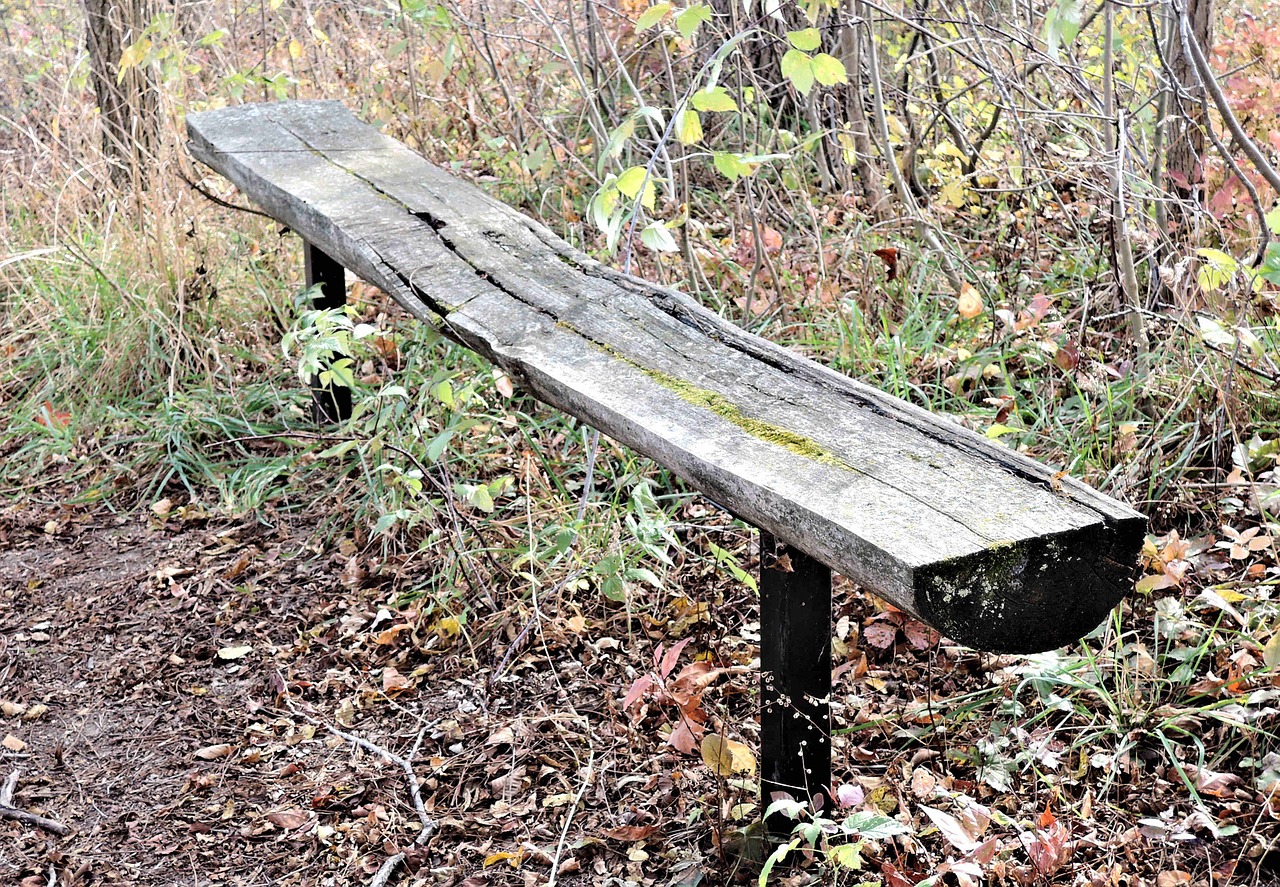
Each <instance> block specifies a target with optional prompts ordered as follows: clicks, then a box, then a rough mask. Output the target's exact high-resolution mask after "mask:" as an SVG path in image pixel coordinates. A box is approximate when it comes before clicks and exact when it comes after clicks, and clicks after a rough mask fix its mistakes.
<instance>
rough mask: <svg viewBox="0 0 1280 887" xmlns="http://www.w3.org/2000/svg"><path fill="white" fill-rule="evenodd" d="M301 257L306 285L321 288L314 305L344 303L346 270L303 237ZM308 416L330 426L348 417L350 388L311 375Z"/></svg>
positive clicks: (322, 306) (335, 305)
mask: <svg viewBox="0 0 1280 887" xmlns="http://www.w3.org/2000/svg"><path fill="white" fill-rule="evenodd" d="M302 258H303V261H304V262H305V264H306V275H307V287H308V288H310V287H313V286H315V285H316V284H319V285H320V287H321V289H320V296H319V297H318V298H316V299H315V301H314V302H313V304H314V305H315V307H316V308H317V309H319V310H329V309H332V308H341V307H342V306H343V305H345V304H346V303H347V270H346V269H345V268H343V267H342V264H341V263H340V262H338V261H337V260H336V259H333V258H330V257H329V255H328V254H326V253H323V252H321V251H320V250H319V249H317V248H316V247H314V246H312V245H311V244H310V243H308V242H307V241H305V240H304V241H303V242H302ZM331 359H332V358H331ZM311 416H312V418H313V419H314V420H315V422H316V424H318V425H331V424H333V423H335V422H345V421H346V420H347V419H350V418H351V389H350V388H345V387H343V386H341V385H322V384H320V377H319V376H312V377H311Z"/></svg>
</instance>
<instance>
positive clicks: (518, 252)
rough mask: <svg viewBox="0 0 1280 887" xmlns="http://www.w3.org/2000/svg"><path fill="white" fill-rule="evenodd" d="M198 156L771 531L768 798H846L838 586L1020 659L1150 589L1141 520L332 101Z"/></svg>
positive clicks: (336, 264) (525, 379) (456, 336)
mask: <svg viewBox="0 0 1280 887" xmlns="http://www.w3.org/2000/svg"><path fill="white" fill-rule="evenodd" d="M187 127H188V131H189V135H190V142H189V150H190V152H191V154H192V155H193V156H195V157H196V158H198V159H199V160H201V161H203V162H204V163H205V164H207V165H208V166H210V167H212V168H213V169H214V170H216V171H217V172H219V173H221V174H222V175H224V176H226V177H227V178H228V179H230V180H231V181H232V182H234V183H235V184H236V185H237V186H238V187H239V188H240V190H241V191H242V192H243V193H244V194H245V195H247V196H248V197H249V198H250V199H252V200H253V201H254V202H256V203H257V204H258V205H259V206H261V207H262V208H263V209H264V210H265V211H266V212H267V213H268V214H269V215H270V216H272V217H273V218H275V219H277V220H279V221H280V222H282V223H284V224H285V225H287V226H288V227H289V228H291V229H293V230H294V231H296V232H297V233H298V234H300V235H301V236H302V237H303V238H304V240H305V242H306V259H307V279H308V283H311V284H314V283H320V284H322V285H323V292H324V299H325V300H326V301H327V304H328V305H330V306H336V305H341V304H342V301H343V299H344V298H345V287H344V282H343V281H344V277H343V273H344V272H343V269H344V268H347V269H350V270H351V271H353V272H355V273H356V274H357V275H359V276H360V277H361V278H363V279H365V280H367V281H369V282H370V283H372V284H374V285H376V286H378V287H380V288H381V289H383V290H384V291H386V292H387V293H389V294H390V295H391V296H392V297H393V298H394V299H395V300H396V301H397V302H398V303H399V304H400V305H401V306H403V307H404V308H405V310H407V311H409V312H410V313H411V314H412V315H413V316H414V317H416V318H418V319H419V320H422V321H423V322H426V323H430V324H432V325H434V326H435V327H437V328H438V329H439V330H440V332H441V333H443V334H444V335H446V336H448V337H449V338H451V339H453V340H455V341H457V342H460V343H461V344H463V345H465V346H467V347H468V348H471V349H474V350H475V351H477V352H479V353H480V354H482V355H484V356H485V357H486V358H488V359H489V360H491V361H492V362H494V363H495V364H497V365H498V366H500V367H501V368H502V369H503V370H504V371H505V372H506V373H507V374H508V375H510V376H511V378H512V379H514V380H516V382H517V383H518V384H519V385H521V386H523V387H524V388H525V389H527V390H528V391H530V392H532V393H533V395H534V396H536V397H537V398H538V399H539V400H542V401H544V402H545V403H548V404H551V405H552V406H555V407H558V408H559V409H562V410H564V411H565V412H568V413H571V414H572V415H574V416H577V417H578V418H579V419H581V420H582V421H583V422H585V423H587V424H589V425H591V426H593V427H595V428H597V429H599V430H601V431H602V432H604V433H606V434H608V435H610V436H612V437H613V438H614V439H616V440H618V441H620V442H621V443H624V444H626V445H627V446H630V447H632V448H634V449H636V450H638V451H639V452H641V453H644V454H645V455H647V456H649V457H651V458H653V459H655V460H657V461H658V462H661V463H662V464H663V465H665V466H667V467H668V468H670V469H671V470H672V471H674V472H675V473H676V474H678V475H679V476H680V477H682V478H684V479H685V480H686V481H688V482H689V483H690V484H691V485H693V486H694V487H696V488H698V489H699V490H701V491H702V492H704V493H705V494H706V495H708V496H709V497H711V498H712V499H713V500H714V501H715V502H717V503H719V504H720V505H722V506H724V507H725V508H727V509H728V510H729V511H731V512H732V513H733V514H735V515H736V516H738V517H739V518H741V519H742V520H744V521H746V522H748V523H750V524H753V525H754V526H756V527H758V528H759V529H760V531H761V542H760V548H761V565H762V568H761V582H760V598H761V604H760V625H761V636H762V637H761V668H762V692H761V706H762V708H761V726H760V732H761V758H762V773H761V777H762V778H761V788H762V791H763V792H764V797H765V798H766V800H767V799H768V798H769V796H770V794H769V793H770V792H773V791H778V790H785V791H789V792H791V793H792V794H793V795H795V796H797V797H809V796H812V795H813V794H815V793H817V792H819V791H825V790H826V789H827V787H828V786H829V784H830V780H831V771H830V766H831V765H830V737H829V731H830V728H829V724H830V720H829V712H828V697H829V695H830V690H831V573H830V570H831V569H835V570H837V571H839V572H841V573H843V574H844V575H846V576H848V577H850V578H851V579H853V580H854V581H856V582H857V583H858V584H860V585H862V586H864V587H866V588H868V589H870V590H872V591H874V592H875V593H876V594H878V595H880V596H881V597H882V598H884V599H885V600H887V601H890V602H891V603H892V604H894V605H895V606H897V607H899V608H901V609H902V610H905V611H907V612H908V613H911V614H914V615H915V616H917V617H919V618H920V619H922V620H923V621H925V622H927V623H929V624H930V625H932V626H934V627H936V628H937V629H938V630H939V631H941V632H942V633H943V634H944V635H947V636H948V637H950V638H952V639H954V640H956V641H958V642H960V643H963V644H966V645H968V646H971V647H974V648H977V649H980V650H990V651H999V652H1015V653H1027V652H1036V651H1042V650H1048V649H1052V648H1054V647H1058V646H1061V645H1063V644H1066V643H1069V642H1071V641H1073V640H1075V639H1076V638H1078V637H1080V636H1081V635H1083V634H1085V633H1087V632H1088V631H1090V630H1091V629H1093V628H1094V627H1095V626H1096V625H1097V624H1098V623H1099V622H1100V621H1101V620H1102V619H1103V618H1104V617H1105V616H1106V614H1107V612H1108V611H1109V610H1111V608H1112V607H1114V606H1115V605H1116V603H1117V602H1118V601H1119V600H1120V599H1121V597H1123V596H1124V595H1125V594H1126V593H1127V592H1128V591H1129V590H1130V589H1131V588H1132V587H1133V580H1134V574H1135V568H1136V564H1137V556H1138V551H1139V548H1140V546H1141V543H1142V538H1143V534H1144V532H1145V528H1146V520H1145V518H1144V517H1143V516H1142V515H1140V514H1138V513H1137V512H1135V511H1133V510H1132V509H1130V508H1128V507H1127V506H1125V505H1122V504H1121V503H1119V502H1116V501H1115V500H1113V499H1111V498H1109V497H1107V496H1104V495H1102V494H1100V493H1098V492H1095V491H1094V490H1092V489H1090V488H1089V487H1087V486H1085V485H1084V484H1081V483H1079V482H1077V481H1075V480H1072V479H1071V478H1069V477H1064V476H1061V473H1055V472H1053V471H1052V470H1051V469H1049V468H1047V467H1045V466H1042V465H1040V464H1038V463H1036V462H1034V461H1032V460H1030V459H1028V458H1026V457H1024V456H1021V455H1019V454H1017V453H1015V452H1012V451H1011V450H1009V449H1006V448H1005V447H1003V446H1001V445H999V444H997V443H993V442H991V441H989V440H987V439H985V438H983V437H981V436H979V435H977V434H974V433H972V432H970V431H967V430H965V429H964V428H961V427H959V426H958V425H955V424H953V423H951V422H949V421H947V420H944V419H939V418H936V417H934V416H932V415H931V414H929V413H927V412H926V411H924V410H921V409H919V408H917V407H914V406H911V405H910V404H907V403H905V402H903V401H901V400H898V399H896V398H893V397H890V396H888V395H886V394H884V393H882V392H880V391H877V390H875V389H874V388H870V387H868V386H866V385H862V384H859V383H858V382H855V381H853V380H851V379H848V378H846V377H844V376H842V375H840V374H838V373H836V372H833V371H832V370H830V369H827V368H826V367H823V366H821V365H819V364H817V363H815V362H813V361H812V360H808V359H806V358H804V357H800V356H798V355H796V354H794V353H792V352H790V351H787V350H785V349H783V348H781V347H779V346H777V345H774V344H773V343H771V342H768V341H766V340H764V339H761V338H759V337H757V336H753V335H750V334H749V333H746V332H743V331H742V330H741V329H739V328H738V327H736V326H734V325H733V324H731V323H729V322H727V321H725V320H724V319H722V318H720V317H718V316H716V315H715V314H712V313H711V312H709V311H707V310H706V309H705V308H703V307H702V306H701V305H698V304H697V303H695V302H694V301H692V300H691V299H690V298H688V297H687V296H685V295H683V294H681V293H680V292H677V291H676V290H672V289H667V288H665V287H661V286H656V285H654V284H651V283H648V282H647V281H644V280H640V279H638V278H635V277H630V276H628V275H625V274H620V273H618V272H617V271H614V270H611V269H610V268H607V267H605V266H603V265H601V264H599V263H598V262H596V261H594V260H592V259H590V258H589V257H587V256H586V255H585V254H583V253H582V252H580V251H578V250H576V249H574V248H573V247H571V246H570V245H569V244H567V243H565V242H564V241H563V240H561V239H560V238H558V237H556V236H555V235H554V234H552V233H551V232H550V231H548V230H547V229H546V228H544V227H543V226H542V225H540V224H538V223H536V222H533V221H531V220H530V219H528V218H526V217H525V216H523V215H521V214H520V213H518V212H516V211H514V210H512V209H510V208H509V207H507V206H505V205H503V204H502V203H500V202H498V201H497V200H495V199H493V198H491V197H489V196H488V195H487V194H485V193H484V192H483V191H481V190H480V189H478V188H476V187H474V186H472V185H470V184H467V183H466V182H463V181H460V180H459V179H457V178H454V177H453V176H451V175H449V174H447V173H445V172H444V171H442V170H440V169H438V168H437V167H435V166H433V165H432V164H431V163H428V162H427V161H426V160H424V159H423V158H422V157H420V156H418V155H417V154H415V153H413V152H412V151H410V150H409V149H408V148H406V147H405V146H404V145H401V144H400V143H398V142H396V141H395V140H393V139H391V138H389V137H387V136H385V135H382V134H381V133H379V132H378V131H377V130H376V129H374V128H372V127H370V126H367V125H365V124H363V123H361V122H360V121H359V120H357V119H356V118H355V117H354V116H353V115H352V114H351V113H350V112H349V111H347V110H346V109H345V108H344V107H343V105H342V104H341V103H338V102H282V103H277V104H257V105H242V106H238V107H232V108H226V109H222V110H215V111H205V112H200V113H193V114H190V115H188V117H187Z"/></svg>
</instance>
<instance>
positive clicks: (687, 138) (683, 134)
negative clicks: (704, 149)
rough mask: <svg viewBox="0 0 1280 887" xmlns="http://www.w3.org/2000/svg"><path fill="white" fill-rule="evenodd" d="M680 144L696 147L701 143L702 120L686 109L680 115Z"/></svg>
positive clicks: (695, 112) (695, 113)
mask: <svg viewBox="0 0 1280 887" xmlns="http://www.w3.org/2000/svg"><path fill="white" fill-rule="evenodd" d="M679 137H680V144H682V145H696V144H697V143H698V142H700V141H702V119H701V118H700V117H699V116H698V112H697V111H690V110H688V109H686V110H685V111H683V112H681V114H680V132H679Z"/></svg>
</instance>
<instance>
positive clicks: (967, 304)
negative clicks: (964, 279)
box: [956, 283, 982, 320]
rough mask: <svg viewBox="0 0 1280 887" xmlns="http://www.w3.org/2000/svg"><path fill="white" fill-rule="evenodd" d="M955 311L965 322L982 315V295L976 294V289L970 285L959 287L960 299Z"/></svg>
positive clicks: (964, 284)
mask: <svg viewBox="0 0 1280 887" xmlns="http://www.w3.org/2000/svg"><path fill="white" fill-rule="evenodd" d="M956 310H958V311H959V312H960V316H961V317H963V318H964V319H965V320H972V319H973V318H975V317H977V316H978V315H979V314H981V313H982V294H981V293H979V292H978V288H977V287H975V286H974V285H973V284H971V283H963V284H961V285H960V299H959V301H958V303H957V305H956Z"/></svg>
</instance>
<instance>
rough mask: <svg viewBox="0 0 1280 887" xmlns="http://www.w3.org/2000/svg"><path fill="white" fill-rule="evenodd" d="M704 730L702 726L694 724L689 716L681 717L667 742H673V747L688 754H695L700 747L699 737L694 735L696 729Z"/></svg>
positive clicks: (699, 731) (698, 730)
mask: <svg viewBox="0 0 1280 887" xmlns="http://www.w3.org/2000/svg"><path fill="white" fill-rule="evenodd" d="M695 730H696V731H697V732H698V733H701V732H702V727H701V726H699V725H697V724H693V723H692V722H691V721H690V720H689V719H688V718H681V719H680V720H679V721H677V722H676V725H675V726H674V727H673V728H672V729H671V736H670V737H669V738H668V739H667V742H669V743H671V746H672V748H675V749H676V750H677V751H682V752H684V753H685V754H686V755H691V754H693V752H694V750H695V749H696V748H697V747H698V737H697V736H695V735H694V731H695Z"/></svg>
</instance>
